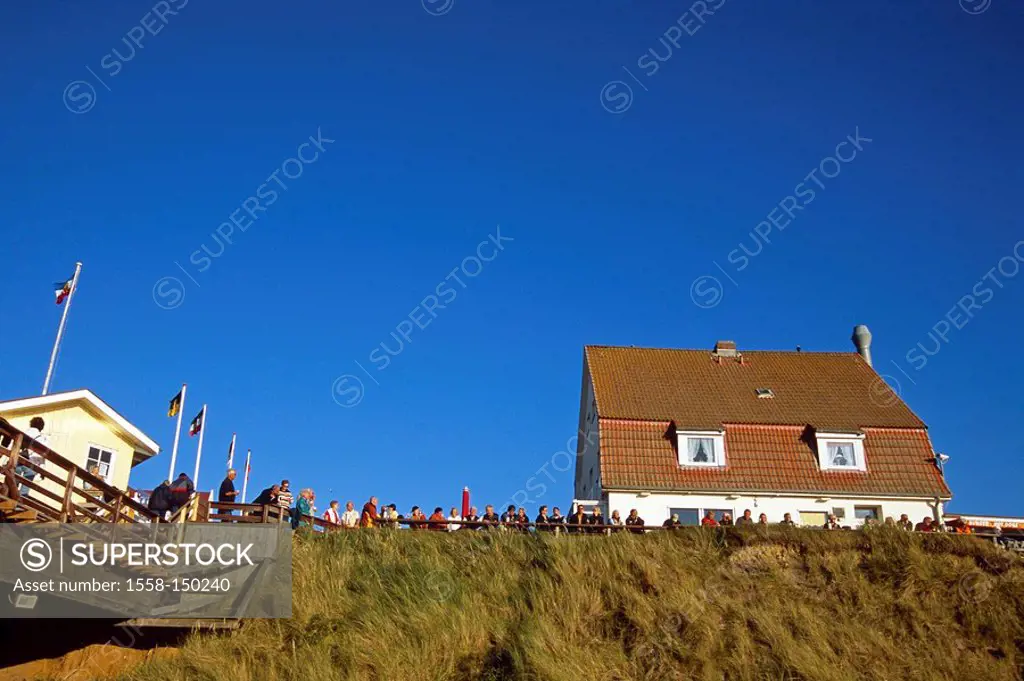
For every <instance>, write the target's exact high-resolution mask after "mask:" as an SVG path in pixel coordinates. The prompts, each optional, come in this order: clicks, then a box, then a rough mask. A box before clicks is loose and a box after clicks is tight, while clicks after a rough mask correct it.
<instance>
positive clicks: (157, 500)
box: [146, 480, 171, 523]
mask: <svg viewBox="0 0 1024 681" xmlns="http://www.w3.org/2000/svg"><path fill="white" fill-rule="evenodd" d="M146 507H147V508H149V510H150V511H153V513H156V521H157V522H158V523H159V522H163V520H164V516H165V514H166V513H167V511H169V510H170V509H171V483H170V482H168V481H167V480H164V481H163V482H161V483H160V484H159V485H157V487H156V489H154V490H153V491H152V492H151V493H150V494H149V501H148V502H146Z"/></svg>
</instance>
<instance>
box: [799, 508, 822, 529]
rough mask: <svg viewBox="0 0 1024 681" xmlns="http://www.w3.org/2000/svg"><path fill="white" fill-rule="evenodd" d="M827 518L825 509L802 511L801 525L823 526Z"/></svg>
mask: <svg viewBox="0 0 1024 681" xmlns="http://www.w3.org/2000/svg"><path fill="white" fill-rule="evenodd" d="M827 519H828V518H826V516H825V512H824V511H800V524H801V525H808V526H810V527H823V526H824V525H825V521H826V520H827Z"/></svg>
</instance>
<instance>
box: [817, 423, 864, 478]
mask: <svg viewBox="0 0 1024 681" xmlns="http://www.w3.org/2000/svg"><path fill="white" fill-rule="evenodd" d="M815 439H816V441H817V442H816V444H817V448H818V467H819V468H821V470H823V471H847V472H849V471H854V472H858V471H859V472H862V473H866V472H867V470H868V461H867V457H866V456H865V454H864V434H863V433H815ZM830 445H851V446H852V448H853V458H854V463H853V465H852V466H836V465H833V464H832V462H831V461H830V460H829V458H828V448H829V446H830Z"/></svg>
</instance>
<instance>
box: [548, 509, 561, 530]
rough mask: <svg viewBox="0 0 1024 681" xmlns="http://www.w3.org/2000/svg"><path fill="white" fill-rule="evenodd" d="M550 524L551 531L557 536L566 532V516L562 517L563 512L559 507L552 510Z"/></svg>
mask: <svg viewBox="0 0 1024 681" xmlns="http://www.w3.org/2000/svg"><path fill="white" fill-rule="evenodd" d="M548 523H550V525H551V529H552V531H553V532H554V533H555V534H562V533H563V532H565V516H563V515H562V510H561V509H560V508H558V507H557V506H555V507H554V508H553V509H551V517H550V518H548Z"/></svg>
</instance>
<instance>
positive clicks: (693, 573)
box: [124, 528, 1024, 681]
mask: <svg viewBox="0 0 1024 681" xmlns="http://www.w3.org/2000/svg"><path fill="white" fill-rule="evenodd" d="M293 565H294V616H293V617H292V618H291V619H289V620H261V621H251V622H247V623H245V624H244V625H243V627H242V628H241V629H239V630H237V631H235V632H232V633H229V634H221V635H209V634H203V635H200V634H197V635H194V636H193V637H191V638H190V639H189V640H188V642H187V643H186V644H185V646H184V647H183V648H182V650H181V654H179V655H178V656H176V657H174V658H173V659H162V660H157V661H154V662H151V663H147V664H145V665H143V666H141V667H138V668H136V669H134V670H131V671H130V672H128V673H127V674H126V676H125V677H124V678H126V679H131V680H133V681H176V680H182V681H184V680H189V681H191V680H193V679H209V680H210V681H227V680H229V679H231V680H238V681H256V680H264V679H266V680H271V679H273V680H279V679H280V680H283V681H289V680H292V679H294V680H301V681H320V680H321V679H322V680H324V681H327V680H330V681H337V680H339V679H368V680H372V681H390V680H392V679H394V680H396V681H399V680H400V681H419V680H423V681H427V680H441V679H445V680H455V681H463V680H467V681H468V680H470V679H472V680H477V679H483V680H495V681H497V680H499V679H538V680H551V681H605V680H607V681H613V680H618V679H622V680H626V679H680V680H681V679H695V680H699V681H723V680H728V681H741V680H742V681H755V680H756V681H760V680H768V679H771V680H773V681H855V680H862V679H873V680H874V679H887V680H891V681H896V680H899V681H917V680H921V681H925V680H929V681H931V680H935V681H987V680H992V681H995V680H1000V681H1009V680H1011V679H1020V678H1021V677H1020V674H1021V669H1022V667H1024V561H1022V560H1021V559H1020V558H1017V557H1014V556H1011V555H1009V554H1007V553H1006V552H1004V551H1000V550H998V549H996V548H995V547H993V546H991V545H989V544H986V543H984V542H982V541H980V540H977V539H973V538H966V537H958V536H950V535H910V534H906V533H899V532H894V531H887V530H885V529H879V530H877V531H875V532H872V533H860V532H828V533H826V532H821V531H812V530H787V529H786V528H771V529H770V530H768V531H760V532H757V531H749V532H741V531H739V530H730V531H729V532H728V533H714V532H711V531H702V530H699V529H694V530H692V531H691V530H686V531H680V532H677V533H672V534H661V533H659V534H650V535H647V536H634V535H628V534H620V535H615V536H611V537H588V536H584V537H547V536H544V537H530V536H521V535H517V534H504V533H477V532H459V533H455V534H453V535H442V534H440V533H438V534H435V533H428V532H408V531H387V530H375V531H360V532H351V533H336V534H332V535H329V536H310V535H307V534H301V533H300V534H299V535H296V537H295V553H294V559H293Z"/></svg>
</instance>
